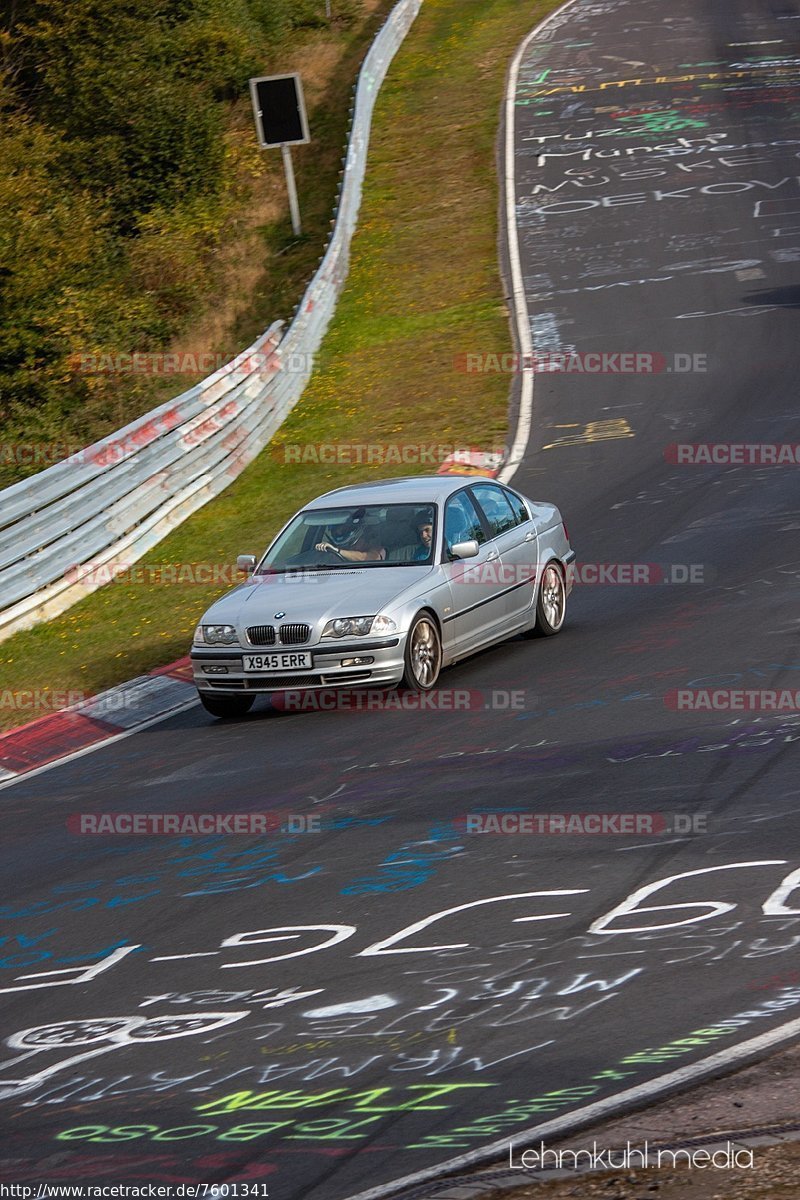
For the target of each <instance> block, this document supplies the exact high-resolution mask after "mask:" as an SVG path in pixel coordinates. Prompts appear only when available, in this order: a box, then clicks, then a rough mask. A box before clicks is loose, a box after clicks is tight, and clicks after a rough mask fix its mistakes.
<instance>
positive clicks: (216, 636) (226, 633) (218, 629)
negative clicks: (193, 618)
mask: <svg viewBox="0 0 800 1200" xmlns="http://www.w3.org/2000/svg"><path fill="white" fill-rule="evenodd" d="M198 630H199V631H200V632H201V633H202V641H204V642H207V643H208V644H209V645H210V646H231V645H233V643H234V642H236V641H237V637H236V629H235V628H234V626H233V625H199V626H198Z"/></svg>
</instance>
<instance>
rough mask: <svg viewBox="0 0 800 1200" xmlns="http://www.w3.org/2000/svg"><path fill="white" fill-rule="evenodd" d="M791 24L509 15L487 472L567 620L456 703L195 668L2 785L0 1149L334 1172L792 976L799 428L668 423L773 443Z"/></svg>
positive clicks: (401, 1157) (788, 988)
mask: <svg viewBox="0 0 800 1200" xmlns="http://www.w3.org/2000/svg"><path fill="white" fill-rule="evenodd" d="M799 38H800V6H798V5H797V4H796V3H795V2H794V0H780V2H778V0H769V2H767V0H719V2H717V0H600V2H597V0H576V3H573V4H572V5H571V6H569V7H568V8H566V9H565V10H564V11H563V12H562V13H561V14H560V15H559V16H557V18H556V19H555V20H554V21H552V22H551V23H550V24H549V25H548V26H546V27H545V28H544V29H543V30H542V31H541V33H540V35H539V36H538V37H536V38H534V39H533V40H532V41H530V43H529V44H528V45H527V47H526V49H525V52H524V55H523V58H522V62H521V65H520V71H519V79H518V87H517V103H516V106H515V112H516V116H515V122H514V129H513V135H514V140H513V145H514V160H515V173H516V217H517V223H518V229H519V249H520V262H521V272H522V278H523V281H524V290H525V297H526V302H527V307H528V311H529V313H530V327H531V345H532V352H533V354H534V356H535V358H536V366H537V370H536V371H535V382H534V392H533V413H532V435H531V438H530V442H529V444H528V447H527V450H526V453H525V455H524V459H523V461H522V463H521V465H520V466H519V469H518V470H517V471H516V473H515V474H514V475H513V478H512V480H511V482H512V484H513V486H516V487H519V488H520V490H521V491H523V492H524V493H526V494H528V495H531V496H533V497H534V498H542V499H548V500H553V501H555V502H556V503H557V504H558V505H559V506H560V507H561V508H562V511H563V512H564V514H565V517H566V520H567V523H568V526H569V531H570V536H571V539H572V542H573V545H574V546H575V548H576V550H577V553H578V559H579V569H580V573H581V574H580V578H581V582H579V584H578V585H577V586H576V588H575V591H574V593H573V595H572V597H571V601H570V611H569V616H568V624H567V626H566V627H565V629H564V631H563V633H562V634H561V635H560V636H558V637H556V638H550V639H546V640H540V641H536V642H529V641H522V640H517V641H514V642H512V643H508V644H506V645H503V646H501V647H499V648H497V649H494V650H492V651H490V652H487V653H485V654H483V655H481V656H479V657H478V658H476V659H473V660H471V661H470V662H467V663H463V664H461V665H459V666H457V667H455V668H453V669H452V670H450V671H448V672H447V673H446V674H445V675H444V676H443V677H442V680H441V687H442V689H444V690H450V691H453V690H454V691H457V692H458V693H459V694H460V695H462V696H463V694H465V693H466V692H469V693H470V696H471V699H470V701H469V703H470V705H471V707H470V708H468V709H465V710H463V709H462V710H458V711H426V712H413V711H408V712H401V711H385V712H358V711H350V712H348V711H339V712H335V711H334V712H321V713H320V712H307V713H302V712H300V713H285V712H284V713H280V712H276V711H272V710H270V709H269V708H268V707H267V706H266V705H261V706H259V707H258V708H257V709H256V710H254V712H253V713H252V714H251V716H249V717H248V718H246V719H244V720H242V721H241V722H238V723H225V722H214V721H212V720H211V718H209V717H207V716H206V715H205V714H204V713H202V711H201V710H200V709H199V708H198V709H193V710H191V711H189V712H187V713H184V714H183V715H182V716H180V717H176V718H173V719H171V720H169V721H166V722H163V723H161V724H158V725H155V726H153V727H152V728H150V729H148V730H146V731H145V732H142V733H140V734H138V735H136V736H134V737H131V738H129V739H127V740H125V741H122V742H119V743H116V744H113V745H110V746H108V747H106V748H104V749H101V750H99V751H97V752H96V753H94V754H92V755H89V756H87V757H83V758H79V759H76V760H74V761H72V762H69V763H65V764H64V765H62V766H59V767H56V768H55V769H53V770H50V771H48V772H46V773H44V774H42V775H39V776H37V777H34V778H31V779H30V780H28V781H24V780H23V781H21V782H19V783H17V784H15V785H14V786H13V787H11V788H8V789H6V790H5V791H3V792H2V796H1V797H0V798H1V799H2V806H3V822H4V829H5V835H6V836H5V839H4V840H5V850H4V852H3V872H4V878H5V879H6V889H5V894H6V897H7V902H6V903H5V904H4V905H3V906H2V908H1V909H0V918H2V925H1V926H0V932H1V933H2V936H3V942H2V951H0V952H1V953H2V954H3V955H4V956H5V957H3V958H2V959H0V968H2V974H1V975H0V989H1V990H2V1000H3V1002H4V1003H3V1013H4V1019H3V1029H4V1035H5V1036H6V1038H7V1039H8V1041H7V1043H6V1052H5V1055H4V1060H3V1062H2V1064H1V1065H0V1100H2V1104H3V1110H4V1117H3V1124H4V1128H5V1134H4V1138H3V1149H2V1152H1V1153H2V1160H3V1161H2V1166H1V1167H0V1178H2V1179H4V1180H8V1181H13V1182H17V1183H19V1182H25V1181H40V1182H41V1181H47V1182H59V1181H64V1182H70V1181H72V1182H153V1181H158V1182H161V1183H175V1184H178V1183H180V1182H182V1181H194V1182H206V1183H213V1182H224V1181H228V1182H230V1181H237V1182H238V1183H239V1184H245V1183H247V1184H249V1185H258V1187H257V1188H254V1189H253V1190H251V1191H250V1192H249V1194H250V1195H259V1196H263V1195H266V1192H267V1191H268V1193H269V1197H270V1200H300V1198H303V1200H306V1198H307V1200H344V1198H345V1197H350V1196H353V1195H355V1194H357V1193H361V1192H364V1191H367V1190H368V1189H372V1188H378V1187H379V1186H380V1185H384V1184H390V1183H392V1181H397V1180H400V1179H402V1178H404V1177H406V1176H408V1175H411V1174H415V1173H417V1172H425V1171H427V1170H432V1169H435V1168H437V1167H439V1166H440V1165H441V1164H443V1163H446V1162H449V1161H451V1160H452V1159H455V1158H457V1157H458V1156H460V1155H464V1154H466V1153H469V1152H472V1151H478V1150H481V1149H482V1148H483V1147H486V1146H487V1145H489V1144H490V1143H493V1142H498V1141H501V1140H503V1139H505V1140H506V1141H508V1140H509V1139H511V1138H512V1137H513V1138H514V1139H515V1141H518V1140H519V1138H520V1136H521V1134H522V1133H523V1131H532V1130H535V1129H537V1128H538V1127H539V1126H541V1125H543V1124H544V1123H546V1122H549V1121H552V1120H553V1119H554V1118H556V1117H569V1116H570V1114H574V1113H576V1112H577V1111H578V1110H580V1109H581V1108H583V1107H585V1106H586V1105H587V1104H591V1103H594V1102H596V1101H600V1100H603V1099H606V1098H613V1097H615V1096H619V1095H621V1094H622V1093H624V1092H626V1091H627V1090H628V1089H630V1088H633V1087H638V1086H639V1085H647V1084H650V1083H652V1084H653V1085H654V1086H655V1085H656V1084H657V1081H658V1080H659V1079H661V1078H662V1077H664V1076H665V1075H667V1074H668V1073H670V1072H673V1071H675V1070H676V1069H677V1068H679V1067H690V1066H692V1065H697V1064H701V1063H702V1062H703V1061H704V1060H706V1059H708V1058H709V1057H710V1056H711V1055H715V1054H718V1053H719V1052H720V1051H724V1050H726V1049H727V1048H731V1047H734V1046H736V1045H737V1044H740V1043H742V1042H744V1041H746V1040H747V1039H750V1038H753V1037H755V1036H756V1035H759V1034H764V1033H767V1032H769V1031H774V1030H778V1029H779V1028H780V1027H781V1026H784V1025H786V1024H787V1023H788V1022H790V1021H792V1020H794V1019H795V1018H796V1017H798V1016H800V986H799V985H798V978H799V977H798V974H797V953H796V948H797V946H798V945H799V944H800V874H798V875H797V876H795V875H794V874H793V872H796V871H798V869H800V841H799V840H798V839H799V838H800V804H798V796H800V784H799V783H798V772H797V768H796V765H795V761H796V747H795V746H794V743H795V742H796V741H797V740H798V739H799V738H800V712H798V711H797V709H796V707H795V708H794V709H793V708H792V705H791V704H790V701H789V700H788V699H787V697H791V696H796V694H797V691H798V689H800V655H799V654H798V651H797V631H798V605H797V590H798V589H797V584H798V578H800V550H799V549H798V531H800V489H798V482H797V481H798V467H797V465H796V464H795V465H792V464H791V462H789V461H785V462H779V461H775V462H770V461H768V460H769V458H770V455H771V454H772V453H773V452H772V451H768V452H764V451H758V452H756V451H741V452H740V451H737V450H735V449H733V450H731V449H727V450H725V449H723V450H719V449H716V450H714V451H713V452H712V451H698V450H697V449H696V447H698V446H699V447H707V446H711V445H713V446H715V447H717V448H718V447H720V446H723V447H731V446H733V447H738V446H744V447H747V446H751V447H752V446H756V447H759V446H769V447H777V446H784V445H794V443H795V442H800V437H798V419H797V415H796V414H797V383H796V379H797V359H798V355H797V346H798V335H799V332H800V331H799V328H798V324H799V320H800V318H799V317H798V309H799V308H800V280H799V279H798V262H800V186H798V176H799V175H800V132H798V125H797V115H798V107H799V106H798V100H799V98H800V92H799V91H798V68H799V67H800V56H799V54H798V39H799ZM598 356H599V357H598ZM620 356H632V357H625V358H621V357H620ZM506 365H508V364H506ZM511 365H512V366H513V365H514V364H513V363H512V364H511ZM481 366H482V367H483V368H484V369H497V364H496V363H495V364H493V363H491V362H489V361H484V362H482V363H481ZM545 368H546V369H545ZM553 368H556V369H553ZM686 447H695V449H693V450H687V449H685V448H686ZM737 454H739V456H740V458H741V459H743V461H738V462H737V461H736V455H737ZM774 456H775V457H776V459H778V458H780V454H779V452H778V451H775V452H774ZM726 457H727V459H728V460H729V461H725V459H726ZM785 457H786V455H785V454H784V458H785ZM714 458H716V459H717V460H718V461H713V460H714ZM748 459H753V460H754V461H747V460H748ZM765 459H766V460H767V461H765ZM321 487H322V485H321ZM634 568H636V570H634ZM632 578H635V579H636V580H637V582H635V583H631V582H630V579H632ZM596 579H597V580H599V582H595V580H596ZM687 694H688V699H687ZM726 697H727V698H726ZM742 697H744V698H743V699H742ZM770 697H771V699H770ZM770 704H772V705H773V707H772V708H770V707H769V705H770ZM710 705H715V706H716V707H713V708H712V707H710ZM726 705H727V706H728V707H726ZM737 705H738V707H737ZM776 705H777V706H779V707H777V708H776V707H775V706H776ZM104 812H128V813H215V812H216V813H247V812H265V813H271V814H273V816H274V821H275V828H273V829H272V830H271V832H270V833H269V834H268V835H267V836H265V837H263V836H262V837H258V836H253V835H248V836H243V835H235V834H231V835H227V836H226V835H219V836H205V837H204V836H194V837H192V836H187V837H179V838H176V837H169V836H151V837H136V836H131V837H127V838H126V837H120V836H117V837H108V836H101V835H98V836H91V835H84V836H80V835H78V834H76V833H75V832H74V830H75V828H76V824H75V821H74V820H73V821H71V822H70V821H69V818H71V817H73V816H75V815H76V814H82V813H83V814H86V813H89V814H92V813H94V814H99V813H104ZM598 813H599V814H605V816H606V818H607V824H606V832H605V833H600V834H591V833H586V832H582V830H584V829H585V828H586V826H585V823H584V824H581V823H580V822H579V823H576V822H574V821H573V822H571V823H570V821H569V820H567V819H566V818H568V817H569V815H570V814H598ZM476 814H477V815H479V816H480V821H478V823H477V825H478V826H481V827H483V828H489V829H495V830H497V829H501V830H502V828H503V827H504V826H505V828H507V829H512V828H515V827H516V826H515V824H514V822H517V821H518V820H519V818H520V817H522V816H523V815H525V814H538V815H539V817H540V818H544V816H545V815H552V816H556V817H563V818H565V820H564V821H563V822H562V823H561V824H560V825H559V824H558V823H557V822H549V821H546V820H544V819H542V820H540V821H539V827H540V828H541V829H543V830H544V829H546V830H549V831H550V832H533V833H503V832H485V833H478V832H474V831H473V830H474V829H475V828H476V822H475V820H474V818H475V816H476ZM623 814H628V815H630V814H639V816H638V817H636V818H634V820H635V822H636V824H635V825H634V826H633V828H634V832H630V828H629V827H628V826H626V823H625V821H623V820H622V816H623ZM492 815H493V816H495V817H497V818H498V821H496V822H494V824H492V823H491V822H490V821H488V817H489V816H492ZM468 816H472V817H473V821H472V822H468V821H467V817H468ZM509 817H510V818H511V821H509V820H507V818H509ZM499 818H504V820H500V819H499ZM282 829H283V830H285V831H282ZM559 830H561V832H559ZM636 830H638V832H636ZM783 880H788V882H787V883H786V884H785V885H784V886H781V885H782V881H783ZM39 973H44V974H39ZM239 1194H240V1195H244V1194H248V1193H245V1192H244V1191H242V1190H240V1192H239Z"/></svg>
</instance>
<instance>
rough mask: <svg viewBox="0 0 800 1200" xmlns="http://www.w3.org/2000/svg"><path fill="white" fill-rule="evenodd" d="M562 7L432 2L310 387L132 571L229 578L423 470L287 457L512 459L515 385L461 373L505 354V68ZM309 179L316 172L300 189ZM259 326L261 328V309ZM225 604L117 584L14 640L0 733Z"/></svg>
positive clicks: (6, 647)
mask: <svg viewBox="0 0 800 1200" xmlns="http://www.w3.org/2000/svg"><path fill="white" fill-rule="evenodd" d="M556 4H557V0H539V2H538V3H531V4H525V5H520V4H519V2H518V0H425V3H424V4H423V7H422V10H421V13H420V15H419V17H418V18H417V21H416V23H415V25H414V26H413V27H412V30H411V32H410V33H409V35H408V37H407V39H406V41H405V43H404V45H403V46H402V47H401V49H400V51H399V53H398V55H397V57H396V59H395V61H394V64H393V66H392V68H391V71H390V74H389V77H388V79H387V81H386V83H385V84H384V86H383V89H382V91H381V93H380V97H379V100H378V105H377V109H376V114H375V119H374V123H373V132H372V137H371V141H370V153H369V166H368V171H367V179H366V184H365V189H364V199H363V204H362V209H361V216H360V221H359V229H358V233H357V235H356V237H355V239H354V243H353V253H352V261H351V270H350V275H349V277H348V281H347V285H346V288H345V291H344V294H343V296H342V298H341V301H340V304H339V307H338V309H337V312H336V316H335V318H334V321H333V323H332V326H331V328H330V331H329V333H328V336H327V338H326V340H325V343H324V346H323V348H322V351H321V353H320V355H319V358H318V362H317V369H316V371H315V373H314V376H313V378H312V380H311V383H310V384H309V387H308V388H307V390H306V392H305V394H304V396H303V398H302V400H301V402H300V403H299V405H298V406H297V408H296V409H295V410H294V412H293V413H292V414H291V416H290V417H289V419H288V420H287V421H286V423H285V424H284V426H283V428H282V429H281V430H280V432H279V434H278V436H277V437H276V439H275V440H274V441H273V443H272V446H271V447H268V448H267V450H265V451H264V453H262V454H261V455H260V456H259V458H258V459H257V460H256V461H255V462H254V463H253V464H252V465H251V466H250V467H249V468H248V469H247V470H246V471H245V472H244V473H243V475H241V476H240V477H239V479H238V480H236V482H235V483H233V484H232V485H231V486H230V487H229V488H228V489H227V491H225V492H224V493H223V494H222V496H220V497H219V498H218V499H217V500H215V501H213V502H212V503H211V504H209V505H207V506H206V507H205V508H204V509H202V510H201V511H200V512H198V513H196V514H195V515H194V516H193V517H191V518H190V519H189V520H188V521H187V522H185V524H184V525H182V526H181V527H180V528H179V529H178V530H176V531H175V532H174V533H172V534H171V535H170V536H169V537H167V538H165V539H164V541H163V542H161V543H160V545H159V546H158V547H157V550H156V551H154V552H152V553H150V554H149V555H147V556H146V558H145V559H144V560H143V562H142V563H140V564H138V566H137V568H135V570H138V571H140V572H141V573H142V574H143V575H145V576H147V574H148V572H150V571H155V570H157V568H158V567H159V566H160V565H164V564H186V563H208V562H211V563H230V562H232V561H233V560H234V559H235V557H236V555H237V553H239V552H254V553H255V552H258V551H260V550H261V549H263V548H264V547H265V545H266V544H267V542H268V541H269V540H270V538H271V536H272V535H273V534H274V532H275V531H276V529H277V528H278V527H279V526H280V525H281V524H282V523H283V522H284V521H285V520H286V518H287V517H288V516H290V515H291V513H292V512H293V511H295V510H296V509H297V508H299V507H300V506H301V505H302V504H304V503H305V502H307V501H308V500H309V499H311V498H312V497H313V496H316V495H319V494H320V493H321V492H324V491H326V490H328V489H329V488H333V487H338V486H341V485H342V484H344V483H350V482H354V481H356V480H362V479H368V478H381V477H382V476H387V475H398V474H410V473H414V470H415V468H414V467H407V466H400V467H387V466H330V467H325V466H321V465H315V464H310V463H308V464H303V465H286V464H284V463H283V462H282V461H281V456H282V453H281V448H282V447H283V446H285V445H290V444H303V445H304V444H316V443H320V442H324V443H329V442H335V443H346V444H351V443H363V442H368V443H413V444H417V443H437V444H457V445H471V446H482V447H485V448H493V447H495V446H497V445H499V444H502V443H503V442H504V440H505V435H506V426H507V404H508V384H509V377H508V376H507V375H501V374H496V375H492V374H488V375H483V374H472V375H466V374H462V373H460V372H459V371H458V370H456V368H455V366H454V359H455V357H456V356H457V355H462V354H464V353H467V352H485V353H495V354H502V353H505V352H507V351H508V350H509V349H510V346H511V340H510V332H509V326H508V314H507V310H506V307H505V303H504V300H503V287H502V284H501V280H500V275H499V269H498V262H497V233H498V230H497V219H498V182H497V169H496V158H495V144H496V139H497V132H498V125H499V119H500V108H501V102H502V98H503V94H504V85H505V76H506V71H507V67H508V63H509V61H510V59H511V57H512V55H513V53H514V50H515V49H516V47H517V45H518V44H519V42H520V41H521V40H522V38H523V37H524V36H525V34H526V33H527V32H528V31H529V30H530V29H531V28H532V26H533V25H534V24H535V23H536V22H537V21H539V20H541V18H542V17H543V16H544V15H545V14H546V13H547V12H548V11H550V10H552V9H553V8H555V7H556ZM311 169H312V160H311V158H310V156H309V155H306V158H305V161H304V166H303V171H304V172H308V171H310V170H311ZM306 178H307V175H306ZM302 180H303V174H301V179H300V187H301V198H302V188H303V182H302ZM254 313H255V317H254V319H256V318H259V319H260V321H261V324H262V325H263V324H264V323H265V322H266V320H267V319H268V314H267V313H266V312H263V313H259V311H258V303H256V304H255V306H254ZM255 332H256V329H255V328H253V329H250V330H247V331H244V330H243V333H244V334H245V336H247V337H249V336H250V335H251V334H252V333H255ZM420 469H422V470H427V471H430V470H431V468H430V467H427V468H425V467H423V468H416V470H420ZM219 592H220V588H219V587H218V586H217V587H215V586H209V585H204V586H201V585H192V584H175V585H170V584H158V583H152V584H146V583H136V584H133V583H130V584H124V583H114V584H110V585H109V586H107V587H104V588H102V589H101V590H100V591H98V592H96V593H95V594H94V595H92V596H90V597H88V598H87V599H86V600H84V601H82V602H81V603H80V604H77V605H75V606H74V607H73V608H72V609H70V610H69V612H67V613H65V614H64V615H63V616H62V617H60V618H57V619H56V620H54V621H51V622H49V623H48V624H46V625H42V626H39V627H38V628H36V629H33V630H31V631H29V632H27V633H21V634H18V635H16V636H15V637H13V638H10V639H9V640H8V641H6V642H4V643H3V644H2V645H0V670H1V671H2V679H0V726H5V727H10V726H12V725H16V724H21V723H23V722H25V721H28V720H30V719H31V717H32V716H34V715H38V714H37V713H32V712H31V711H29V710H24V709H17V708H15V707H14V705H13V704H11V703H8V698H9V693H13V692H18V691H21V690H23V689H32V688H35V689H42V690H47V689H51V690H56V689H57V690H61V689H75V690H82V691H84V692H86V693H93V692H96V691H99V690H101V689H103V688H106V687H110V686H111V685H113V684H115V683H119V682H121V681H122V680H124V679H128V678H131V677H132V676H134V675H136V674H139V673H141V672H142V671H146V670H148V669H150V668H152V667H155V666H159V665H162V664H164V663H166V662H169V661H170V660H172V659H175V658H177V657H180V656H181V655H183V654H185V653H186V652H187V650H188V646H189V641H190V635H191V632H192V629H193V628H194V625H195V624H196V622H197V620H198V618H199V617H200V615H201V614H202V612H203V610H204V608H205V607H206V606H207V605H208V604H209V603H210V601H211V600H213V599H214V598H215V596H216V595H218V594H219Z"/></svg>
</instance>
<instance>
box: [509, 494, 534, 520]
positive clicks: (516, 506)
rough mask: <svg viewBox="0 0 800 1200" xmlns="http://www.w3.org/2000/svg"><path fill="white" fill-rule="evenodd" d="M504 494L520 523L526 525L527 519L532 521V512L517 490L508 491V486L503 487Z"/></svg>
mask: <svg viewBox="0 0 800 1200" xmlns="http://www.w3.org/2000/svg"><path fill="white" fill-rule="evenodd" d="M503 495H504V496H505V497H506V499H507V500H508V502H509V504H510V505H511V508H512V509H513V512H514V516H515V517H516V518H517V524H518V525H524V524H525V522H526V521H530V519H531V517H530V513H529V512H528V509H527V506H526V504H525V501H524V500H523V499H522V497H521V496H518V495H517V493H516V492H509V491H507V490H506V488H503Z"/></svg>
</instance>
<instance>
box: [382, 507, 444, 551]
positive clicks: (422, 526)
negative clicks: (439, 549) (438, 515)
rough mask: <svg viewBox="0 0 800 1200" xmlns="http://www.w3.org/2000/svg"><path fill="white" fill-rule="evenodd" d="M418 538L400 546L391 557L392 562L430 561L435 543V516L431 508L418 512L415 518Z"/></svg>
mask: <svg viewBox="0 0 800 1200" xmlns="http://www.w3.org/2000/svg"><path fill="white" fill-rule="evenodd" d="M414 529H415V530H416V533H417V540H416V542H414V544H413V545H409V546H398V547H397V549H396V550H392V552H391V553H390V555H389V558H390V559H391V560H392V562H428V560H429V559H430V556H431V548H432V545H433V517H432V515H431V513H430V510H427V511H425V510H423V511H422V512H419V513H417V515H416V517H415V519H414Z"/></svg>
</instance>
